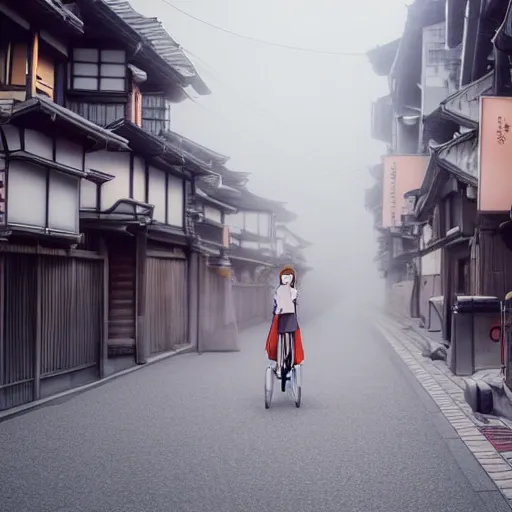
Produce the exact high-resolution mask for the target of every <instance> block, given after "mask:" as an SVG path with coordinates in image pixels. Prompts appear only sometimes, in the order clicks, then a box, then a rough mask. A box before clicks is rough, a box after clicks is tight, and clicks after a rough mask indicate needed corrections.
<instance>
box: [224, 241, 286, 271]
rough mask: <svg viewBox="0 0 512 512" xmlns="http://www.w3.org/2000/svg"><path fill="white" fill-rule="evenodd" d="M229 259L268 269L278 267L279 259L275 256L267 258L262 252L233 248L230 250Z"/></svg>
mask: <svg viewBox="0 0 512 512" xmlns="http://www.w3.org/2000/svg"><path fill="white" fill-rule="evenodd" d="M229 258H230V259H231V260H235V261H246V262H249V263H255V264H258V265H263V266H266V267H276V266H277V263H278V261H277V259H276V258H275V257H274V256H266V255H264V254H261V252H260V251H257V250H253V249H245V248H241V247H236V246H231V247H230V249H229Z"/></svg>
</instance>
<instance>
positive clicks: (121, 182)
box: [85, 151, 130, 210]
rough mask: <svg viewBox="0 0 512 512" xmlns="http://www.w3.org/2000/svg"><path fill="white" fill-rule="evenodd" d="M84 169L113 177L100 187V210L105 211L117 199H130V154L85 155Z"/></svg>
mask: <svg viewBox="0 0 512 512" xmlns="http://www.w3.org/2000/svg"><path fill="white" fill-rule="evenodd" d="M85 169H86V170H87V169H95V170H97V171H101V172H105V173H107V174H111V175H112V176H115V178H114V179H113V180H111V181H108V182H107V183H104V184H103V185H102V186H101V205H100V208H101V210H107V209H108V208H110V207H111V206H113V205H114V203H115V202H116V201H118V200H119V199H126V198H128V197H130V153H128V152H117V151H115V152H114V151H95V152H94V153H86V155H85Z"/></svg>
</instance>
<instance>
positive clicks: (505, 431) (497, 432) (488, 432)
mask: <svg viewBox="0 0 512 512" xmlns="http://www.w3.org/2000/svg"><path fill="white" fill-rule="evenodd" d="M480 432H482V434H483V435H484V436H485V437H486V438H487V440H488V441H489V442H490V443H491V444H492V445H493V446H494V448H496V450H497V451H499V452H511V451H512V430H510V429H509V428H508V427H480Z"/></svg>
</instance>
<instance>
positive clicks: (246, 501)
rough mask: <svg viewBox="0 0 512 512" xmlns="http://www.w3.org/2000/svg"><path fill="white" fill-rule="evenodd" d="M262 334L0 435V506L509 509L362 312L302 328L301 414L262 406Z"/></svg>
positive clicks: (84, 397) (138, 511) (71, 509)
mask: <svg viewBox="0 0 512 512" xmlns="http://www.w3.org/2000/svg"><path fill="white" fill-rule="evenodd" d="M340 324H341V325H343V331H342V332H340V331H339V330H338V329H337V326H339V325H340ZM266 329H267V326H265V325H263V326H258V327H255V328H252V329H250V330H248V331H245V332H244V333H242V335H241V352H238V353H208V354H204V355H197V354H194V353H191V354H187V355H182V356H178V357H175V358H171V359H169V360H166V361H163V362H160V363H157V364H156V365H154V366H152V367H151V369H148V368H143V369H141V370H140V371H137V372H134V373H132V374H130V375H127V376H125V377H120V378H119V379H116V380H114V381H113V382H109V383H107V384H105V385H103V386H100V387H98V388H96V389H93V390H91V391H88V392H85V393H82V394H78V395H75V396H73V397H71V398H68V399H66V400H65V401H61V402H60V403H59V402H53V403H51V405H48V406H46V407H43V408H40V409H36V410H33V411H31V412H28V413H26V414H24V415H22V416H18V417H15V418H13V419H10V420H7V421H5V422H3V423H0V446H2V457H1V459H2V462H1V464H0V495H1V496H2V498H3V502H2V510H5V511H6V512H11V511H12V512H14V511H16V512H36V511H37V512H57V511H58V512H75V511H76V512H78V511H80V512H100V511H101V512H103V511H109V512H117V511H119V512H121V511H122V512H174V511H175V512H207V511H215V512H218V511H223V512H235V511H236V512H239V511H240V512H242V511H243V512H263V511H279V512H287V511H295V512H317V511H318V512H331V511H332V512H334V511H336V512H339V511H343V512H352V511H353V512H363V511H365V512H366V511H372V512H381V511H382V512H406V511H407V512H409V511H415V512H433V511H439V512H440V511H450V512H459V511H460V512H462V511H464V512H486V511H501V510H508V505H507V504H506V502H505V500H504V498H503V497H502V496H501V495H500V494H499V492H498V491H497V489H496V488H495V486H494V484H493V483H492V481H491V480H490V479H489V477H488V476H487V475H486V474H485V472H484V471H483V469H482V468H481V467H480V466H479V465H478V463H477V461H476V459H475V458H474V457H473V455H472V454H471V453H470V452H469V451H468V450H467V448H466V447H465V445H464V444H463V443H462V441H461V440H460V439H458V438H456V436H452V435H450V434H449V433H448V432H449V431H448V428H449V425H448V423H447V422H446V420H445V419H444V418H443V417H442V416H441V413H440V412H439V410H438V409H437V407H436V406H435V404H434V403H433V402H432V401H431V399H430V397H428V395H427V394H426V392H425V391H423V389H422V388H421V387H420V386H419V384H418V382H417V381H416V380H415V378H414V377H413V375H412V374H411V373H410V372H409V370H408V369H407V368H406V367H405V366H404V365H403V363H402V362H401V361H400V360H399V358H398V356H397V354H396V353H395V352H394V351H393V349H392V348H391V346H390V345H389V344H388V343H387V341H386V340H384V339H383V338H382V336H381V335H380V334H379V333H378V332H377V330H375V329H374V328H373V326H372V325H371V323H370V322H368V319H367V318H365V317H364V316H363V315H357V314H354V313H353V312H343V311H342V310H341V309H338V310H332V311H330V312H327V313H325V314H324V316H323V317H320V318H318V319H316V320H315V321H313V322H310V323H309V324H307V325H304V326H303V337H304V343H305V351H306V361H305V367H304V382H303V405H302V407H301V408H300V409H297V408H295V406H294V404H293V402H292V400H291V399H290V398H289V397H288V396H286V395H285V394H283V393H281V392H279V391H278V390H276V392H275V396H274V401H273V404H272V407H271V408H270V409H269V410H265V408H264V400H263V380H264V368H265V364H266V358H265V354H264V342H265V336H266V334H267V331H266ZM443 422H446V424H443Z"/></svg>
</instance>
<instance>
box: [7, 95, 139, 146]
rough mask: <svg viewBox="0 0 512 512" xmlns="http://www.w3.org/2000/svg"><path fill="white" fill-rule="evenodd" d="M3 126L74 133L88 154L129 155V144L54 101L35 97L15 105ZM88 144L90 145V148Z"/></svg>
mask: <svg viewBox="0 0 512 512" xmlns="http://www.w3.org/2000/svg"><path fill="white" fill-rule="evenodd" d="M2 122H3V123H11V124H13V125H16V126H21V127H24V128H34V129H36V130H38V131H41V132H46V133H52V132H56V131H59V130H60V132H61V134H62V135H65V134H66V133H70V132H71V133H74V134H75V136H76V135H78V136H80V137H81V138H83V139H85V140H87V141H88V142H89V148H88V149H89V150H90V151H95V150H98V149H107V150H110V151H129V150H130V148H129V147H128V141H127V140H126V139H124V138H123V137H121V136H119V135H117V134H115V133H112V132H111V131H110V130H107V129H105V128H101V127H100V126H98V125H96V124H94V123H92V122H91V121H88V120H87V119H85V118H83V117H81V116H79V115H78V114H75V113H74V112H72V111H71V110H68V109H66V108H64V107H61V106H60V105H57V104H56V103H54V102H53V101H51V100H49V99H47V98H45V97H43V96H36V97H34V98H31V99H29V100H27V101H23V102H20V103H17V104H15V105H14V106H13V107H12V110H11V111H10V113H9V115H6V116H3V119H2ZM90 141H92V142H93V144H90Z"/></svg>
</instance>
